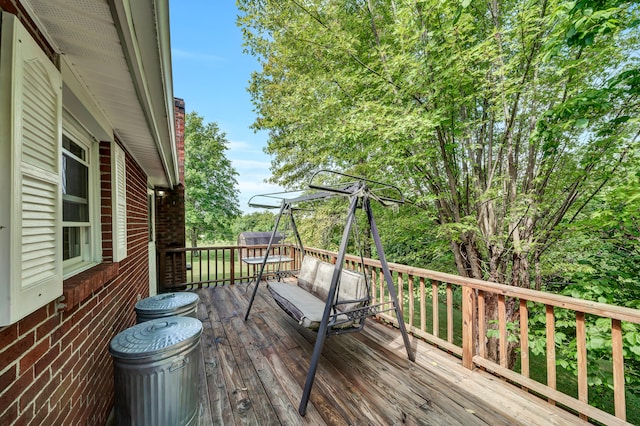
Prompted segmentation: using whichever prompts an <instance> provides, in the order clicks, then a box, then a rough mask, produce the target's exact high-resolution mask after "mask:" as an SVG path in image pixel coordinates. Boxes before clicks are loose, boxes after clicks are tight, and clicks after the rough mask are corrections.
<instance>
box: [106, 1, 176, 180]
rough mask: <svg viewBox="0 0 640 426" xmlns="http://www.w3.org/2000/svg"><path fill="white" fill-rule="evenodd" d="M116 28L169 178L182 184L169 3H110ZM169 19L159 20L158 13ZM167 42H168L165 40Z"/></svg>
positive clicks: (139, 98) (150, 129)
mask: <svg viewBox="0 0 640 426" xmlns="http://www.w3.org/2000/svg"><path fill="white" fill-rule="evenodd" d="M109 5H110V7H111V10H112V15H113V18H114V22H115V24H116V28H117V29H118V33H119V36H120V39H121V44H122V48H123V52H124V55H125V57H126V59H127V62H128V64H129V70H130V72H131V77H132V80H133V84H134V86H135V87H136V92H137V96H138V100H139V101H140V105H141V107H142V109H143V111H144V114H145V117H146V119H147V124H148V126H149V131H150V133H151V136H152V138H153V140H154V142H155V144H156V149H157V151H158V154H159V156H160V160H161V161H162V165H163V168H164V170H165V174H166V177H167V183H168V184H169V186H171V187H173V186H174V185H176V184H177V183H178V159H177V151H176V143H175V129H174V128H173V126H174V120H173V116H174V114H173V81H172V79H171V72H170V65H171V64H170V60H169V61H168V65H169V71H167V70H166V69H165V67H166V65H167V60H166V58H167V56H168V57H169V58H170V57H171V50H170V43H169V38H168V36H166V35H165V33H166V34H168V32H169V19H168V8H169V5H168V0H153V1H135V0H133V1H131V0H109ZM162 11H166V16H165V17H163V18H161V19H160V21H158V16H157V15H156V12H159V13H161V14H162V13H163V12H162ZM162 39H166V40H162Z"/></svg>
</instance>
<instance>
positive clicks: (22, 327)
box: [18, 306, 47, 335]
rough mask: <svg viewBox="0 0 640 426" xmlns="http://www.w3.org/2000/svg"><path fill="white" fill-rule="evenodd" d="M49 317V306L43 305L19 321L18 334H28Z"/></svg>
mask: <svg viewBox="0 0 640 426" xmlns="http://www.w3.org/2000/svg"><path fill="white" fill-rule="evenodd" d="M46 319H47V308H46V306H45V307H42V308H40V309H38V310H37V311H35V312H34V313H32V314H30V315H28V316H27V317H25V318H23V319H21V320H20V321H19V322H18V334H19V335H23V334H27V333H28V332H30V331H31V330H33V329H34V328H36V326H37V325H39V324H40V323H42V322H44V321H45V320H46Z"/></svg>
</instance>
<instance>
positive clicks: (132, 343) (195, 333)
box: [109, 316, 202, 359]
mask: <svg viewBox="0 0 640 426" xmlns="http://www.w3.org/2000/svg"><path fill="white" fill-rule="evenodd" d="M201 334H202V323H201V322H200V320H198V319H196V318H192V317H180V316H173V317H166V318H158V319H154V320H151V321H146V322H143V323H141V324H138V325H134V326H133V327H131V328H128V329H126V330H124V331H122V332H121V333H119V334H118V335H116V336H115V337H114V338H113V339H111V344H110V345H109V352H110V353H111V355H113V356H114V357H116V358H126V359H135V358H147V357H149V356H152V355H158V354H163V355H164V354H167V355H170V354H172V353H174V352H175V351H176V350H182V349H183V348H184V347H187V346H189V345H190V344H191V343H194V342H197V341H199V339H200V335H201Z"/></svg>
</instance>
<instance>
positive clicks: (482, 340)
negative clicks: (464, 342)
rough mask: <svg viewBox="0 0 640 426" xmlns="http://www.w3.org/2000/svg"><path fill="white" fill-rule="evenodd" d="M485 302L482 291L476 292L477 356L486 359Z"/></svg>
mask: <svg viewBox="0 0 640 426" xmlns="http://www.w3.org/2000/svg"><path fill="white" fill-rule="evenodd" d="M485 308H486V306H485V301H484V291H483V290H478V355H479V356H480V357H482V358H486V357H487V356H486V348H487V327H486V323H485V318H486V316H485Z"/></svg>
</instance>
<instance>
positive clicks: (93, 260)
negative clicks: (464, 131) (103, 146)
mask: <svg viewBox="0 0 640 426" xmlns="http://www.w3.org/2000/svg"><path fill="white" fill-rule="evenodd" d="M62 118H63V120H62V134H63V135H64V136H65V137H67V138H69V139H70V140H71V142H73V143H75V144H76V145H78V146H79V147H80V148H82V149H84V150H85V153H86V155H85V157H86V158H85V160H82V159H80V158H78V157H77V156H75V155H74V154H72V153H71V152H70V151H68V150H67V149H65V148H64V147H62V149H61V160H62V156H63V155H65V154H66V155H70V156H71V157H72V158H74V159H76V160H78V161H80V162H81V163H83V164H85V165H86V166H87V179H88V183H87V189H88V194H87V198H88V201H87V205H88V209H89V215H88V217H89V221H88V222H65V220H64V217H63V218H62V221H61V224H60V226H61V228H62V233H61V235H63V234H64V228H69V227H70V228H81V233H80V238H81V241H83V242H82V243H81V245H80V246H81V254H80V256H77V257H73V258H71V259H66V260H63V259H62V257H63V256H64V247H63V250H62V252H61V253H60V257H61V261H62V268H63V278H64V279H67V278H69V277H71V276H73V275H76V274H78V273H80V272H82V271H85V270H87V269H89V268H91V267H93V266H95V265H97V264H98V263H100V262H101V261H102V238H101V224H100V158H99V151H100V150H99V146H98V142H97V140H96V139H95V138H94V137H93V136H92V135H91V134H90V133H89V132H88V131H87V130H86V129H85V128H84V127H83V126H82V125H81V124H80V123H79V122H78V121H77V120H76V119H75V118H74V117H73V116H72V115H71V113H70V112H69V111H68V110H66V109H64V108H63V113H62ZM61 167H62V168H63V167H64V165H62V166H61ZM63 178H64V170H62V169H61V175H60V180H61V191H62V185H63V182H62V179H63ZM61 196H62V194H61ZM63 204H64V199H63Z"/></svg>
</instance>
